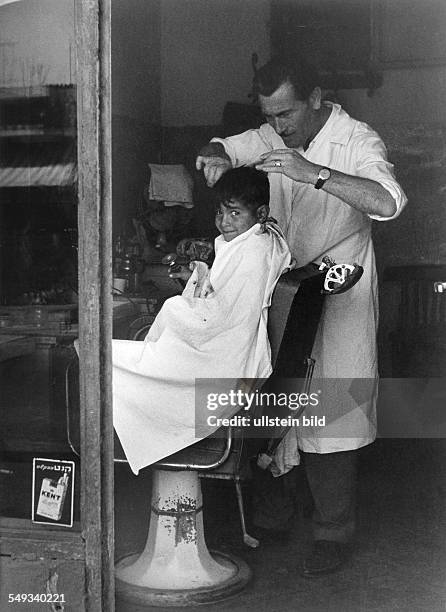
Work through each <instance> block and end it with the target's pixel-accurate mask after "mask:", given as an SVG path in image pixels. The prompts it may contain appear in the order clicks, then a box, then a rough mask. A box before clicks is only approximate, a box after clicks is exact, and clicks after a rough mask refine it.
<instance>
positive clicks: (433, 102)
mask: <svg viewBox="0 0 446 612" xmlns="http://www.w3.org/2000/svg"><path fill="white" fill-rule="evenodd" d="M382 74H383V84H382V86H381V87H380V88H379V89H377V90H376V91H375V92H374V94H373V96H371V97H369V96H368V95H367V91H366V90H365V89H356V90H350V91H346V90H344V91H342V92H340V94H339V98H340V99H341V101H342V102H343V104H344V105H345V106H346V108H348V110H349V112H350V113H351V114H352V115H353V116H354V117H356V118H358V119H361V121H365V122H367V123H370V124H371V125H372V126H373V125H374V124H377V123H379V124H384V123H395V124H403V123H439V124H443V125H444V124H445V123H446V104H445V102H444V101H445V98H446V67H445V66H436V67H431V68H411V69H405V70H403V69H399V70H384V71H383V72H382Z"/></svg>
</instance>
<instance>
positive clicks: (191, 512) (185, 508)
mask: <svg viewBox="0 0 446 612" xmlns="http://www.w3.org/2000/svg"><path fill="white" fill-rule="evenodd" d="M250 575H251V572H250V570H249V568H248V566H247V565H246V564H245V563H244V561H241V560H240V559H236V558H234V557H229V556H228V555H223V554H221V553H210V552H209V550H208V548H207V546H206V543H205V539H204V529H203V505H202V495H201V485H200V479H199V477H198V472H195V471H170V470H162V469H154V471H153V485H152V505H151V515H150V526H149V534H148V537H147V542H146V546H145V549H144V551H143V552H142V553H141V554H136V555H130V556H127V557H124V558H123V559H121V560H120V561H119V562H118V563H117V564H116V592H117V595H118V597H119V598H121V599H125V600H127V601H132V602H134V603H139V604H146V605H157V606H163V605H164V606H187V605H193V604H198V603H206V602H212V601H217V600H219V599H224V598H227V597H229V596H230V595H232V594H234V593H236V592H237V591H239V590H241V589H242V588H243V587H244V586H245V584H246V583H247V582H248V580H249V578H250Z"/></svg>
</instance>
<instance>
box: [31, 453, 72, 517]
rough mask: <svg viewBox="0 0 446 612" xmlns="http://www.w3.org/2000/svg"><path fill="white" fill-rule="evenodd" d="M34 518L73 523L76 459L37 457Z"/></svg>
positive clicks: (34, 470)
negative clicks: (74, 460) (64, 459)
mask: <svg viewBox="0 0 446 612" xmlns="http://www.w3.org/2000/svg"><path fill="white" fill-rule="evenodd" d="M32 486H33V491H32V521H33V523H42V524H46V525H60V526H61V527H72V526H73V502H74V462H73V461H62V460H59V459H42V458H36V457H34V459H33V485H32Z"/></svg>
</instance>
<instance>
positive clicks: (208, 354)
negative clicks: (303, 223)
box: [113, 167, 291, 474]
mask: <svg viewBox="0 0 446 612" xmlns="http://www.w3.org/2000/svg"><path fill="white" fill-rule="evenodd" d="M215 189H216V191H217V194H218V198H219V200H220V205H219V207H218V208H217V212H216V221H215V222H216V225H217V228H218V229H219V230H220V232H221V234H220V236H218V237H217V238H216V240H215V260H214V263H213V265H212V268H211V269H210V270H209V269H208V267H207V266H206V264H204V263H203V262H194V265H192V266H191V267H192V268H193V270H192V273H191V276H190V278H189V280H188V282H187V285H186V287H185V289H184V291H183V293H182V295H178V296H174V297H172V298H170V299H168V300H166V302H165V303H164V305H163V307H162V309H161V310H160V312H159V314H158V316H157V318H156V319H155V321H154V323H153V325H152V327H151V329H150V331H149V333H148V335H147V337H146V338H145V341H144V342H143V343H142V342H133V341H126V340H114V341H113V420H114V426H115V429H116V432H117V434H118V437H119V439H120V441H121V444H122V447H123V449H124V452H125V454H126V456H127V459H128V461H129V464H130V467H131V468H132V470H133V471H134V472H135V473H136V474H137V473H138V471H139V470H140V469H141V468H143V467H145V466H147V465H150V464H152V463H155V462H156V461H158V460H159V459H161V458H163V457H166V456H168V455H171V454H172V453H174V452H176V451H178V450H181V449H182V448H185V447H186V446H190V445H191V444H194V443H195V442H197V441H198V439H200V437H197V435H196V433H197V432H196V414H195V390H196V389H195V380H196V379H207V380H208V383H209V384H208V385H207V387H209V391H210V392H211V391H215V390H216V387H217V386H220V390H221V388H222V386H223V387H224V386H225V385H224V384H223V383H222V382H221V381H222V379H231V380H233V381H234V384H235V383H236V381H237V380H239V379H242V378H266V377H268V376H269V375H270V373H271V360H270V348H269V342H268V336H267V311H268V307H269V305H270V301H271V296H272V293H273V289H274V287H275V284H276V282H277V280H278V279H279V277H280V275H281V274H282V272H283V271H284V270H285V269H286V268H287V267H288V266H289V264H290V259H291V257H290V252H289V249H288V246H287V244H286V242H285V240H284V238H283V235H282V233H281V231H280V229H279V228H278V227H277V226H276V225H275V224H274V223H273V222H270V221H268V220H267V215H268V210H269V209H268V201H269V183H268V178H267V177H266V176H265V175H264V173H262V172H260V171H257V170H255V169H253V168H247V167H245V168H237V169H234V170H230V171H228V172H227V173H226V174H225V175H224V176H223V177H222V178H221V179H220V181H218V183H217V185H216V187H215ZM207 387H206V388H207ZM237 410H238V407H225V408H223V407H222V408H220V409H217V410H214V409H213V410H212V412H209V415H211V414H212V415H213V416H215V417H221V416H224V417H227V416H231V415H232V414H234V413H235V412H236V411H237ZM211 432H212V430H211V429H209V430H208V431H207V432H206V433H205V434H203V435H209V434H210V433H211ZM203 435H202V436H201V437H203Z"/></svg>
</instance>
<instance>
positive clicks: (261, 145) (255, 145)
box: [211, 128, 273, 168]
mask: <svg viewBox="0 0 446 612" xmlns="http://www.w3.org/2000/svg"><path fill="white" fill-rule="evenodd" d="M211 142H219V143H220V144H222V145H223V146H224V148H225V151H226V153H227V155H228V156H229V159H230V160H231V164H232V167H233V168H237V167H239V166H244V165H246V164H252V163H253V162H255V161H257V160H258V159H259V157H260V156H261V155H262V153H266V152H267V151H271V149H273V146H272V144H269V143H268V141H267V139H266V138H265V135H264V134H263V132H262V128H260V129H258V130H247V131H246V132H243V133H242V134H236V135H235V136H228V137H227V138H213V139H212V140H211Z"/></svg>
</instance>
